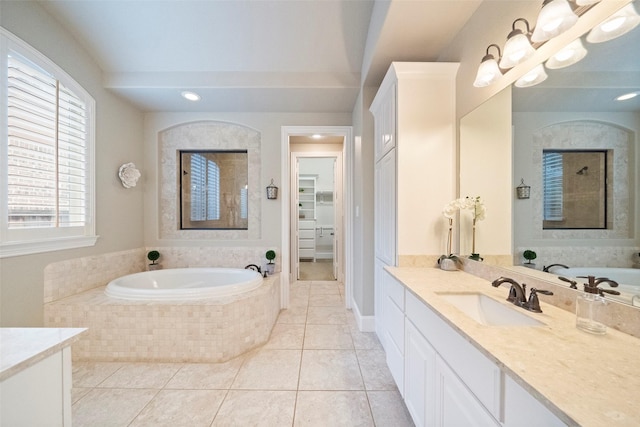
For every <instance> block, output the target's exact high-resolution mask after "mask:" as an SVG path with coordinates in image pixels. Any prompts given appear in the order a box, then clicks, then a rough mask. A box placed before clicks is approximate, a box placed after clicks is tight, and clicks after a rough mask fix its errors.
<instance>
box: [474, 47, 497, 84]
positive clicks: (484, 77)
mask: <svg viewBox="0 0 640 427" xmlns="http://www.w3.org/2000/svg"><path fill="white" fill-rule="evenodd" d="M492 46H494V47H495V48H496V49H498V59H500V46H498V45H497V44H490V45H489V46H488V47H487V54H486V55H485V56H484V57H483V58H482V61H481V62H480V66H479V67H478V74H476V80H475V81H474V82H473V85H474V86H475V87H485V86H489V85H490V84H492V83H494V82H495V81H496V80H498V79H499V78H500V77H501V76H502V71H501V70H500V67H498V61H497V60H496V58H495V57H494V56H493V55H492V54H490V53H489V49H490V48H491V47H492Z"/></svg>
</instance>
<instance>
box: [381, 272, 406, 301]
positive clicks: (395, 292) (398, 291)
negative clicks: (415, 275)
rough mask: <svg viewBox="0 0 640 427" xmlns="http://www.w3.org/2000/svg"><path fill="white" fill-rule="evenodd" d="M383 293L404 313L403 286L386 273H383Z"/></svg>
mask: <svg viewBox="0 0 640 427" xmlns="http://www.w3.org/2000/svg"><path fill="white" fill-rule="evenodd" d="M383 277H384V279H383V280H384V292H385V293H386V294H387V295H388V296H389V297H390V298H391V299H392V300H393V301H394V302H395V303H396V304H397V305H398V307H400V310H402V311H404V285H403V284H402V283H400V282H399V281H397V280H396V279H395V278H394V277H393V276H392V275H391V274H389V272H388V271H385V272H384V276H383Z"/></svg>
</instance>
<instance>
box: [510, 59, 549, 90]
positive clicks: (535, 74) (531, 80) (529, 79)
mask: <svg viewBox="0 0 640 427" xmlns="http://www.w3.org/2000/svg"><path fill="white" fill-rule="evenodd" d="M547 77H548V76H547V72H546V71H545V70H544V66H543V65H542V64H538V65H537V66H536V67H535V68H534V69H533V70H531V71H529V72H528V73H527V74H525V75H524V76H522V77H520V78H519V79H518V80H516V82H515V83H514V84H515V85H516V87H531V86H535V85H537V84H538V83H542V82H543V81H545V80H547Z"/></svg>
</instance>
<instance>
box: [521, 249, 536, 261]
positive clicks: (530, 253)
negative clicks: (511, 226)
mask: <svg viewBox="0 0 640 427" xmlns="http://www.w3.org/2000/svg"><path fill="white" fill-rule="evenodd" d="M522 256H523V257H524V259H526V260H527V262H526V263H527V264H531V261H533V260H534V259H536V258H537V257H538V255H537V254H536V253H535V252H534V251H532V250H531V249H527V250H526V251H524V252H523V253H522Z"/></svg>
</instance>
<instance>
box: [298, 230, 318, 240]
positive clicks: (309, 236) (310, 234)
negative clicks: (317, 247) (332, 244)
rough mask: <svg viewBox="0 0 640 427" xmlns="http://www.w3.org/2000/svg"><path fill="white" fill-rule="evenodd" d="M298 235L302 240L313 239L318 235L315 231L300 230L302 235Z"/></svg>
mask: <svg viewBox="0 0 640 427" xmlns="http://www.w3.org/2000/svg"><path fill="white" fill-rule="evenodd" d="M298 235H299V237H300V238H301V239H313V238H314V237H315V235H316V233H315V230H304V229H300V233H299V234H298Z"/></svg>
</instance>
